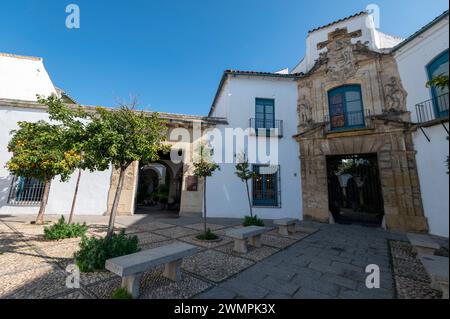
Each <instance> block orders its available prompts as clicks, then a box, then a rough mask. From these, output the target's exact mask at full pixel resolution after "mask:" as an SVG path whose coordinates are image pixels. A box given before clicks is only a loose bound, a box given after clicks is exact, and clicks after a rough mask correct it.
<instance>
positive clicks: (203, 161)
mask: <svg viewBox="0 0 450 319" xmlns="http://www.w3.org/2000/svg"><path fill="white" fill-rule="evenodd" d="M216 170H220V166H219V165H218V164H216V163H214V162H213V161H212V160H211V153H210V151H209V150H208V149H207V148H206V147H205V146H204V145H201V146H200V160H198V161H196V162H194V175H195V176H198V177H209V176H212V174H213V173H214V172H215V171H216Z"/></svg>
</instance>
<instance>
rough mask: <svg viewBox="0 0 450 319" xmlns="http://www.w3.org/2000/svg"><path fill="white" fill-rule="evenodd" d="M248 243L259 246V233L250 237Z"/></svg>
mask: <svg viewBox="0 0 450 319" xmlns="http://www.w3.org/2000/svg"><path fill="white" fill-rule="evenodd" d="M249 242H250V245H252V246H254V247H258V248H259V247H261V246H262V244H261V234H259V235H256V236H253V237H250V239H249Z"/></svg>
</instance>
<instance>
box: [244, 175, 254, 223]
mask: <svg viewBox="0 0 450 319" xmlns="http://www.w3.org/2000/svg"><path fill="white" fill-rule="evenodd" d="M245 188H246V189H247V198H248V206H249V207H250V217H253V207H252V201H251V200H250V192H249V189H248V180H245Z"/></svg>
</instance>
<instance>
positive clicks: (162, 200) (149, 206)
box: [135, 159, 183, 216]
mask: <svg viewBox="0 0 450 319" xmlns="http://www.w3.org/2000/svg"><path fill="white" fill-rule="evenodd" d="M182 179H183V164H182V163H179V164H174V163H173V162H171V161H170V160H166V159H161V160H159V161H158V162H155V163H151V164H142V163H140V164H139V171H138V181H137V191H136V206H135V207H136V208H135V214H152V215H156V214H169V215H175V216H178V213H179V211H180V201H181V185H182Z"/></svg>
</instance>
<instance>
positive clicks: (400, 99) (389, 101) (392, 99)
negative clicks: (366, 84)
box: [384, 76, 406, 113]
mask: <svg viewBox="0 0 450 319" xmlns="http://www.w3.org/2000/svg"><path fill="white" fill-rule="evenodd" d="M384 94H385V99H386V106H385V112H387V113H401V112H403V111H404V110H405V107H404V105H405V102H406V92H405V90H404V89H403V87H402V85H401V83H400V80H399V79H398V78H396V77H395V76H391V77H389V80H388V82H387V83H386V84H385V85H384Z"/></svg>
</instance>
